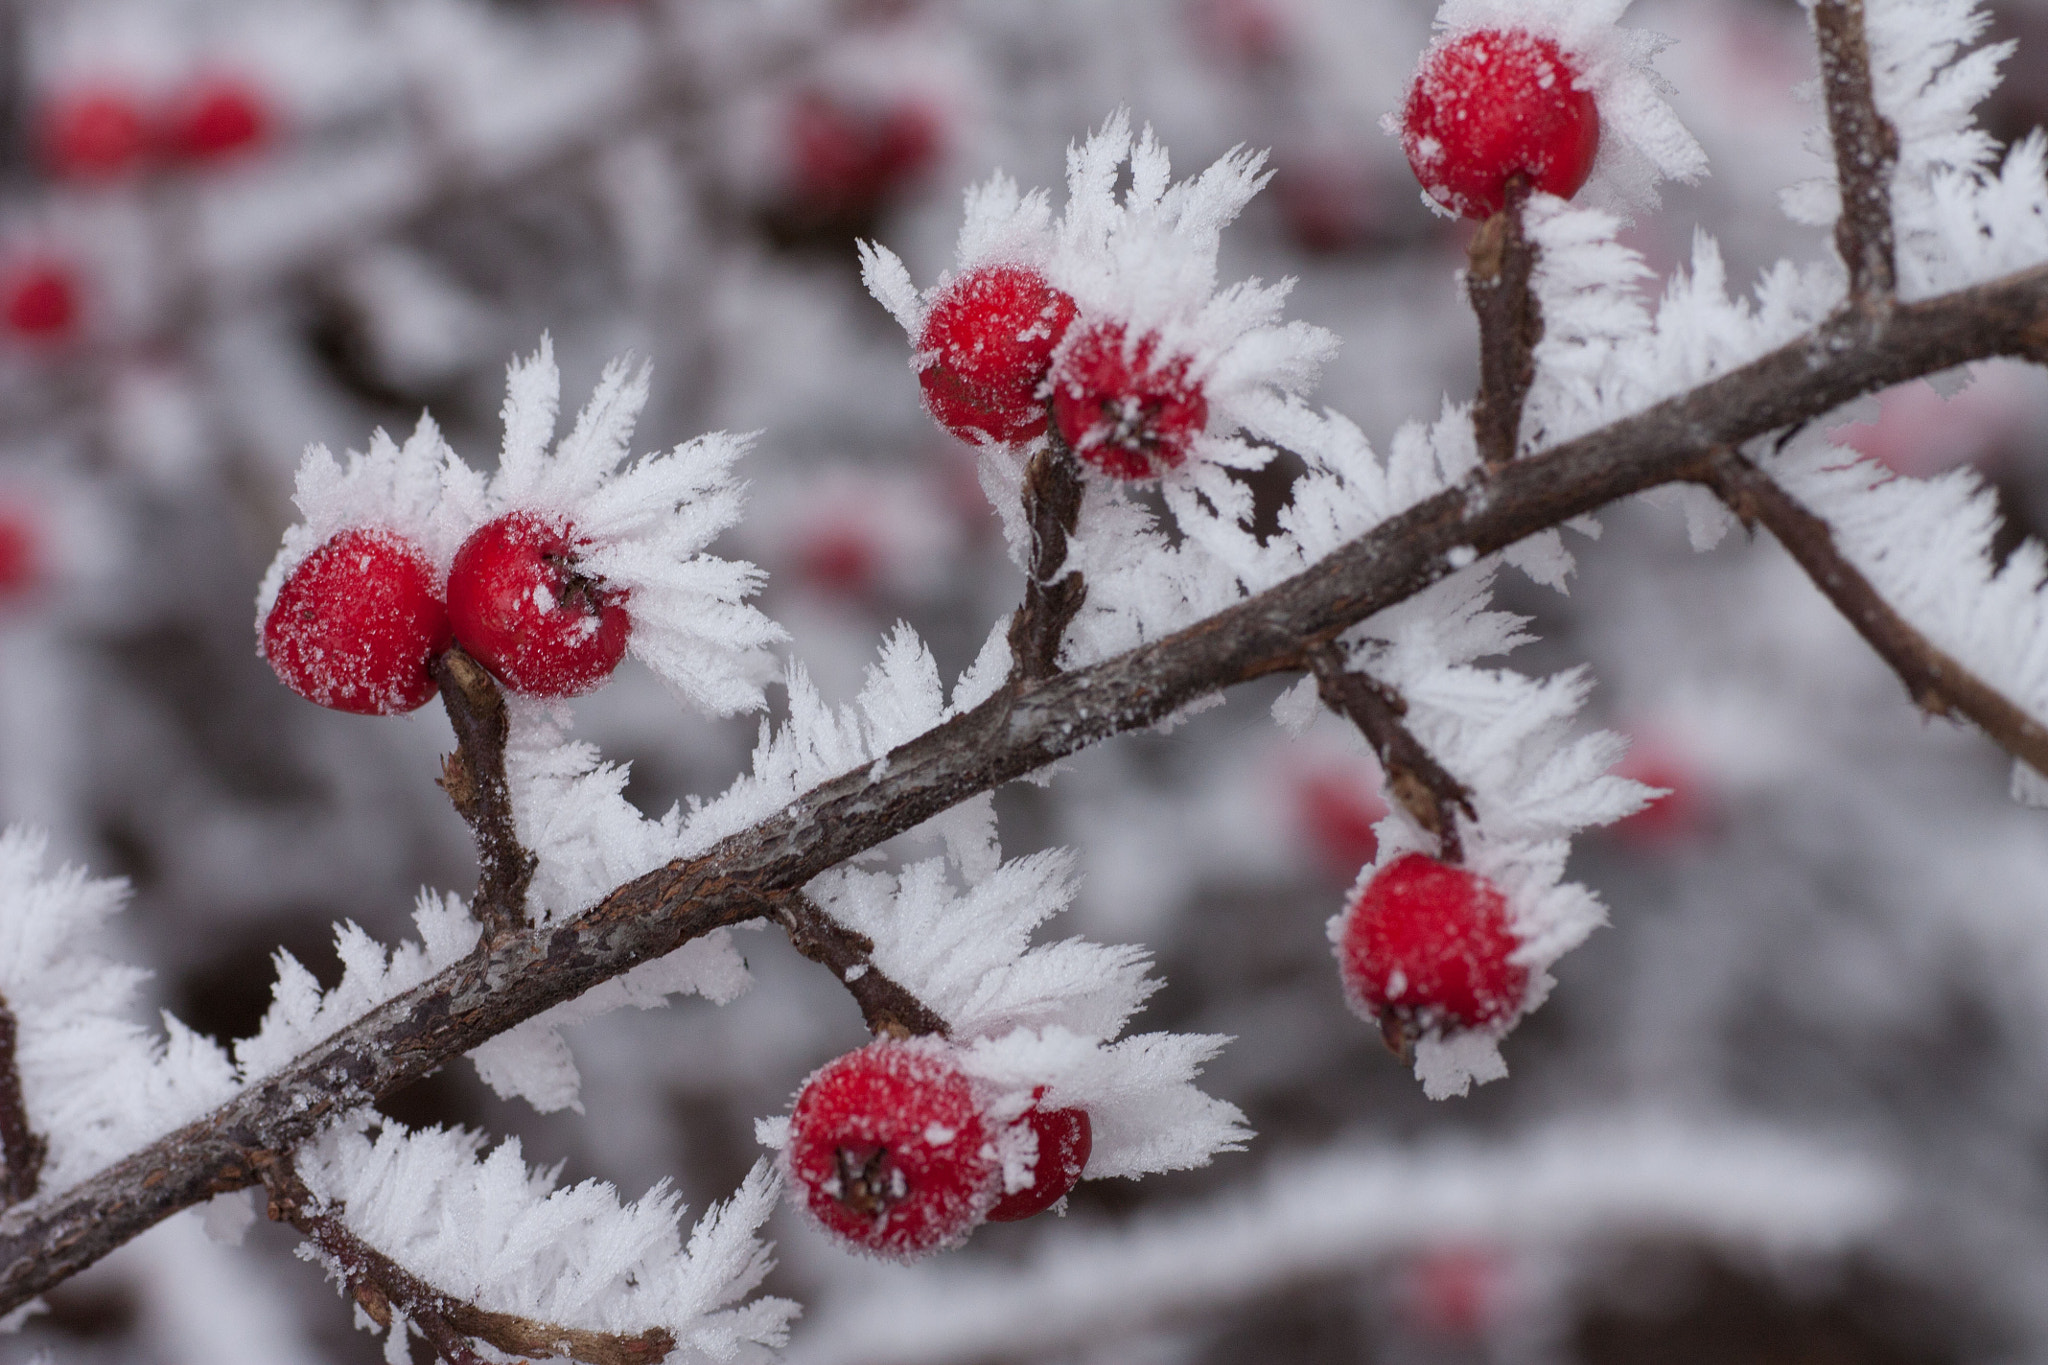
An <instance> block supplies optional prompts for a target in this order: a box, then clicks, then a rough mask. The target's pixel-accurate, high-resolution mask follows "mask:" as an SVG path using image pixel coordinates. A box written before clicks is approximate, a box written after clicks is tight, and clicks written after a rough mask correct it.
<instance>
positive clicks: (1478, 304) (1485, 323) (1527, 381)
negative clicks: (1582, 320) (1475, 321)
mask: <svg viewBox="0 0 2048 1365" xmlns="http://www.w3.org/2000/svg"><path fill="white" fill-rule="evenodd" d="M1528 203H1529V178H1528V177H1527V176H1525V175H1522V174H1520V173H1519V172H1518V173H1516V174H1514V175H1511V176H1509V177H1508V184H1507V204H1506V206H1505V207H1504V208H1502V209H1501V211H1500V212H1499V213H1496V214H1494V215H1493V217H1491V218H1489V219H1487V220H1486V222H1485V223H1484V224H1483V225H1481V227H1480V229H1479V235H1478V236H1476V237H1474V238H1473V239H1472V246H1471V249H1470V251H1469V253H1468V255H1467V260H1468V262H1469V265H1468V267H1467V269H1466V272H1465V293H1466V295H1467V296H1468V297H1469V298H1470V299H1471V300H1472V311H1473V312H1474V313H1475V314H1477V315H1478V318H1479V396H1478V398H1477V399H1476V400H1475V401H1474V402H1473V404H1472V430H1473V433H1474V435H1475V436H1477V438H1478V441H1479V455H1480V458H1481V459H1483V460H1484V461H1485V462H1486V464H1487V467H1488V468H1490V469H1497V468H1499V467H1500V466H1501V465H1504V464H1506V463H1507V462H1508V461H1509V460H1512V459H1514V458H1515V451H1516V449H1517V447H1519V446H1520V444H1521V437H1522V403H1523V400H1525V399H1526V398H1528V396H1529V386H1530V385H1531V384H1533V383H1534V382H1535V381H1536V343H1537V342H1539V341H1541V340H1543V310H1542V308H1541V307H1540V306H1539V305H1538V304H1537V302H1536V293H1535V290H1534V289H1532V288H1531V287H1530V282H1531V279H1532V278H1533V276H1534V275H1535V273H1536V244H1535V243H1534V242H1532V241H1530V240H1529V238H1528V236H1527V234H1526V232H1525V231H1524V228H1523V225H1522V210H1523V209H1524V208H1526V207H1527V206H1528Z"/></svg>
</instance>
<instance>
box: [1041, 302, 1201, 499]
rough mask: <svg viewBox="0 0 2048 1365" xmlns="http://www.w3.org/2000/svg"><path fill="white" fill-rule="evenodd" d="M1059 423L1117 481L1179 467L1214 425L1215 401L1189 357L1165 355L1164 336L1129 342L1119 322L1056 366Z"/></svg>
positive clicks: (1079, 450) (1078, 339) (1076, 341)
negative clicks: (1162, 349) (1162, 350)
mask: <svg viewBox="0 0 2048 1365" xmlns="http://www.w3.org/2000/svg"><path fill="white" fill-rule="evenodd" d="M1052 402H1053V420H1054V421H1055V422H1057V423H1058V424H1059V430H1060V435H1061V437H1062V438H1064V439H1065V441H1066V443H1067V445H1068V446H1069V447H1070V448H1072V450H1073V451H1074V453H1075V454H1076V455H1079V456H1080V457H1081V458H1082V459H1083V460H1086V461H1087V462H1088V463H1089V464H1091V465H1093V466H1095V467H1096V468H1097V469H1100V470H1101V471H1102V472H1103V473H1105V474H1111V475H1114V476H1115V477H1117V478H1119V479H1147V478H1153V477H1156V476H1157V475H1160V474H1163V473H1165V472H1166V471H1167V470H1169V469H1177V468H1179V467H1180V465H1181V463H1182V462H1183V461H1185V460H1186V459H1187V457H1188V451H1189V450H1190V449H1192V448H1193V446H1194V442H1195V438H1196V437H1197V436H1199V435H1201V434H1202V429H1203V428H1204V427H1205V426H1207V425H1208V422H1209V401H1208V399H1207V397H1205V396H1204V395H1203V393H1202V386H1201V384H1200V383H1199V382H1198V381H1197V380H1196V379H1195V378H1194V377H1193V376H1192V375H1191V374H1190V373H1189V364H1188V358H1187V357H1186V356H1162V355H1160V354H1159V334H1158V333H1157V332H1147V333H1145V334H1144V335H1143V336H1141V337H1139V338H1138V339H1137V340H1136V341H1131V340H1130V339H1129V338H1128V337H1127V335H1126V333H1125V329H1124V325H1123V324H1122V323H1120V322H1098V323H1095V324H1094V325H1093V326H1090V327H1088V328H1086V329H1085V330H1083V331H1081V332H1080V333H1078V334H1077V335H1075V336H1073V337H1072V338H1070V339H1069V341H1068V342H1067V345H1066V348H1065V350H1064V351H1063V352H1062V353H1061V355H1060V356H1059V358H1058V360H1057V361H1055V362H1054V366H1053V378H1052Z"/></svg>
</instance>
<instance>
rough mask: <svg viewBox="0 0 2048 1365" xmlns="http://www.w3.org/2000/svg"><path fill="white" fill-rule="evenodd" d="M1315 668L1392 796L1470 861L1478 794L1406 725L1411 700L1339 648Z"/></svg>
mask: <svg viewBox="0 0 2048 1365" xmlns="http://www.w3.org/2000/svg"><path fill="white" fill-rule="evenodd" d="M1309 665H1310V667H1311V668H1312V669H1314V671H1315V677H1316V692H1317V693H1318V694H1319V695H1320V696H1321V697H1322V699H1323V705H1325V706H1327V707H1329V708H1330V709H1331V710H1332V711H1335V712H1337V713H1338V714H1339V715H1343V716H1347V717H1349V718H1350V720H1351V723H1352V724H1353V725H1356V726H1357V727H1358V728H1359V731H1360V732H1361V733H1362V734H1364V736H1365V738H1366V742H1367V743H1369V744H1371V745H1372V751H1373V752H1374V753H1375V754H1377V755H1379V760H1380V770H1381V771H1382V772H1384V773H1385V774H1386V777H1387V791H1388V793H1389V794H1391V795H1392V796H1393V798H1394V799H1395V800H1396V801H1399V802H1400V803H1401V809H1403V810H1405V811H1407V812H1408V815H1409V817H1410V818H1411V819H1413V820H1414V821H1415V823H1416V824H1418V825H1420V826H1422V827H1423V828H1424V829H1426V830H1428V831H1429V832H1430V833H1431V834H1433V835H1435V836H1436V840H1437V846H1438V849H1439V850H1440V851H1441V853H1442V854H1443V860H1444V861H1445V862H1447V863H1456V862H1462V861H1464V857H1465V849H1464V845H1463V843H1462V842H1461V841H1460V840H1459V838H1458V812H1459V811H1463V812H1464V813H1465V818H1466V819H1467V820H1476V819H1478V818H1479V816H1478V813H1477V812H1476V811H1474V810H1473V809H1472V791H1471V789H1470V788H1468V787H1467V786H1466V785H1465V784H1464V783H1462V782H1460V781H1459V780H1458V779H1457V778H1455V777H1453V776H1451V774H1450V773H1449V772H1448V771H1447V770H1446V769H1445V768H1444V766H1443V765H1442V764H1441V763H1438V762H1437V761H1436V759H1435V757H1434V756H1432V755H1431V754H1430V752H1429V750H1428V749H1426V748H1424V747H1423V744H1422V741H1421V740H1419V739H1417V738H1416V737H1415V734H1414V732H1413V731H1411V730H1410V729H1409V728H1408V726H1407V725H1406V724H1405V723H1404V722H1403V720H1402V717H1404V716H1406V715H1407V714H1408V703H1407V701H1406V700H1405V699H1404V698H1403V697H1402V696H1401V694H1400V693H1399V692H1396V691H1395V690H1394V689H1393V688H1391V687H1388V686H1387V685H1386V684H1385V683H1383V682H1381V681H1379V680H1378V679H1377V678H1374V677H1371V676H1369V675H1367V674H1364V673H1359V672H1355V671H1352V670H1349V669H1346V668H1345V666H1344V655H1343V653H1342V651H1340V650H1339V649H1338V648H1337V646H1335V645H1325V646H1322V647H1320V648H1317V649H1314V650H1311V651H1309ZM1397 1050H1398V1049H1397Z"/></svg>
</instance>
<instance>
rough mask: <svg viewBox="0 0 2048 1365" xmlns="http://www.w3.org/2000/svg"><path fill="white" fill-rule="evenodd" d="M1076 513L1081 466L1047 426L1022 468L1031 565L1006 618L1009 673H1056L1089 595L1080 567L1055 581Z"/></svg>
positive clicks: (1030, 676)
mask: <svg viewBox="0 0 2048 1365" xmlns="http://www.w3.org/2000/svg"><path fill="white" fill-rule="evenodd" d="M1080 516H1081V468H1080V464H1079V462H1078V461H1076V460H1075V458H1074V452H1073V451H1072V450H1071V449H1070V448H1069V447H1068V445H1067V442H1066V439H1065V438H1064V437H1063V436H1061V434H1060V427H1059V423H1058V422H1049V423H1047V425H1046V439H1045V444H1044V445H1042V446H1040V447H1039V449H1038V453H1037V454H1035V455H1033V456H1032V457H1031V463H1030V464H1029V465H1028V466H1027V467H1026V468H1025V471H1024V517H1025V521H1026V522H1027V524H1028V525H1029V526H1030V527H1031V564H1030V568H1029V570H1028V572H1027V573H1026V574H1025V576H1024V605H1023V606H1022V607H1020V608H1018V610H1017V615H1016V617H1015V618H1014V619H1012V621H1011V622H1010V658H1011V659H1012V660H1013V661H1014V662H1013V663H1012V666H1011V668H1012V671H1011V677H1012V678H1013V679H1014V680H1016V681H1019V682H1035V681H1038V680H1039V679H1042V678H1050V677H1051V676H1052V675H1053V674H1055V673H1057V672H1059V671H1060V670H1059V657H1060V640H1061V639H1062V638H1063V637H1064V636H1065V635H1066V633H1067V626H1068V625H1069V624H1071V623H1072V622H1073V619H1074V615H1075V613H1077V612H1079V611H1080V610H1081V604H1082V603H1083V602H1084V601H1086V600H1087V598H1088V584H1087V583H1086V582H1085V581H1083V579H1082V577H1081V571H1080V570H1079V569H1075V570H1072V571H1070V572H1068V573H1067V574H1065V575H1064V576H1062V577H1060V578H1058V579H1055V578H1054V577H1053V575H1054V574H1057V573H1059V571H1060V566H1061V565H1063V564H1065V563H1066V562H1067V537H1068V536H1069V535H1072V534H1073V531H1074V525H1075V523H1076V522H1077V521H1078V520H1079V519H1080Z"/></svg>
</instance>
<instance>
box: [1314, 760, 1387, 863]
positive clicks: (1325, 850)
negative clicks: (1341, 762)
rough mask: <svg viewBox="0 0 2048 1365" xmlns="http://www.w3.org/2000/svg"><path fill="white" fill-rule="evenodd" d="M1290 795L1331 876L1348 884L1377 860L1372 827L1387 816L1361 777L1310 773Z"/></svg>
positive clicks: (1376, 835)
mask: <svg viewBox="0 0 2048 1365" xmlns="http://www.w3.org/2000/svg"><path fill="white" fill-rule="evenodd" d="M1294 795H1295V801H1296V803H1297V804H1298V807H1299V810H1300V815H1301V823H1302V825H1303V827H1304V828H1305V829H1306V830H1307V833H1308V837H1309V840H1310V842H1312V843H1313V844H1314V845H1315V847H1316V851H1317V852H1318V853H1320V854H1321V855H1322V857H1323V861H1324V862H1325V863H1327V864H1328V865H1329V867H1330V870H1331V871H1332V872H1335V873H1337V874H1338V875H1339V876H1341V877H1343V878H1345V879H1346V880H1347V881H1348V880H1349V879H1351V878H1352V877H1355V876H1357V875H1358V869H1359V868H1361V867H1364V866H1365V865H1366V864H1367V863H1369V862H1371V861H1372V860H1373V859H1374V858H1376V857H1378V856H1379V851H1380V837H1379V833H1378V831H1377V830H1375V829H1374V826H1375V825H1377V824H1378V823H1379V820H1380V817H1381V816H1383V815H1385V814H1386V813H1387V803H1386V802H1385V801H1382V800H1381V799H1380V796H1379V793H1378V792H1376V791H1374V790H1373V789H1372V788H1371V787H1370V786H1368V785H1367V784H1366V782H1365V780H1364V778H1363V777H1362V776H1361V775H1358V774H1353V773H1343V772H1311V773H1308V774H1306V775H1305V776H1303V777H1302V778H1301V779H1300V782H1299V785H1297V786H1296V788H1295V793H1294Z"/></svg>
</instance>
